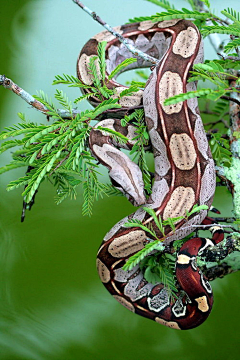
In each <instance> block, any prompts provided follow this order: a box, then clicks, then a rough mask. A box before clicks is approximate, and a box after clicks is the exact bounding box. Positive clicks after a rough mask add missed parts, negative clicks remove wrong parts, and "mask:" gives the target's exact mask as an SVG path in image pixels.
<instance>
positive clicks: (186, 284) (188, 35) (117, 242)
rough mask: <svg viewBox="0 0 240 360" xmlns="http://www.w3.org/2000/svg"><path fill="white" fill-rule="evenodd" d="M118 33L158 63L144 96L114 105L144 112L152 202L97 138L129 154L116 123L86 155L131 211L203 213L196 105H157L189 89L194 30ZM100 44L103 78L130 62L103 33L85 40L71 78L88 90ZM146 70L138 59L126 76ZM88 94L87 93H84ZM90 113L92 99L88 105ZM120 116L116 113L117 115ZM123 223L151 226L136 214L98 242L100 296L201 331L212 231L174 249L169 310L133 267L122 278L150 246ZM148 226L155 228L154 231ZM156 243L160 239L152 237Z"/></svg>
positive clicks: (196, 53) (206, 161) (198, 218)
mask: <svg viewBox="0 0 240 360" xmlns="http://www.w3.org/2000/svg"><path fill="white" fill-rule="evenodd" d="M116 29H117V31H118V32H119V33H121V34H122V35H123V36H124V37H127V38H128V40H129V41H130V42H131V43H132V44H133V45H135V47H136V48H138V49H140V50H142V51H143V52H145V53H148V54H150V55H151V56H153V57H155V58H158V59H160V61H159V63H158V65H157V66H156V67H155V68H154V70H153V71H152V73H151V75H150V77H149V79H148V81H147V84H146V87H145V89H144V91H142V90H139V91H138V92H137V93H133V94H132V95H127V96H124V97H122V98H120V100H119V103H120V105H121V106H122V109H126V108H134V107H137V106H140V105H143V107H144V112H145V121H146V124H147V127H148V131H149V135H150V140H151V145H152V149H153V154H154V162H155V177H154V184H153V187H152V194H151V196H150V197H149V198H148V199H146V197H145V192H144V184H143V179H142V173H141V171H140V169H139V167H138V166H137V165H136V164H135V163H133V162H132V161H131V160H130V159H129V158H128V156H127V155H125V154H124V153H123V152H121V151H120V150H119V149H118V148H117V147H116V146H114V145H116V144H114V141H113V140H112V138H111V136H110V135H109V134H108V135H106V133H105V134H104V133H103V132H102V131H100V130H98V126H99V125H100V126H102V127H105V128H109V129H113V130H116V131H118V132H122V133H123V134H124V135H125V136H127V137H128V138H129V143H128V144H127V145H126V147H127V148H131V146H132V144H133V140H132V139H133V137H134V136H135V133H134V131H135V127H134V126H133V125H131V124H130V125H128V126H127V127H122V126H121V124H120V121H119V120H118V119H116V118H112V119H109V118H107V119H105V120H103V121H101V122H99V123H98V124H97V125H96V126H95V127H94V128H93V130H92V131H91V134H90V147H91V150H92V153H93V155H94V156H95V157H96V158H97V159H98V160H99V162H100V163H102V164H103V165H105V166H106V167H107V168H108V169H109V175H110V177H111V179H112V181H113V184H114V185H115V186H116V187H118V188H119V189H121V191H122V192H123V193H124V194H125V195H126V196H127V198H128V199H129V200H130V201H131V202H132V203H133V204H134V205H135V206H139V205H143V204H144V206H147V207H150V208H152V209H154V210H155V211H156V213H157V214H158V215H159V216H161V217H162V219H163V220H164V219H167V218H169V217H178V216H183V215H185V214H186V210H187V211H191V209H192V208H193V206H194V205H195V204H198V205H203V204H205V205H207V206H208V207H210V205H211V203H212V200H213V196H214V192H215V168H214V162H213V159H212V156H211V153H210V150H209V146H208V142H207V138H206V135H205V131H204V129H203V125H202V120H201V118H200V115H199V109H198V103H197V99H196V98H194V99H190V100H187V101H184V102H180V103H177V104H175V105H169V106H165V105H164V101H165V99H167V98H168V97H170V96H173V95H175V94H179V93H184V92H186V91H191V90H194V89H196V84H195V83H188V82H187V79H188V76H189V71H190V70H191V68H192V66H193V64H194V63H198V62H201V61H202V58H203V45H202V41H201V37H200V34H199V31H198V29H197V27H196V26H195V25H194V24H192V23H191V22H190V21H187V20H179V19H178V20H171V21H163V22H158V23H152V22H150V21H144V22H140V23H135V24H128V25H123V26H120V27H118V28H116ZM103 40H104V41H107V50H106V78H107V75H108V74H109V73H110V72H111V71H112V70H113V69H114V68H115V67H116V66H117V65H118V64H119V63H121V62H122V61H123V60H124V59H126V58H129V57H132V54H130V52H129V51H128V50H127V49H126V48H125V47H124V45H122V44H120V43H119V41H118V40H117V39H116V38H114V36H112V35H111V34H110V33H108V32H107V31H104V32H102V33H100V34H98V35H96V36H95V37H93V38H92V39H90V40H89V41H88V42H87V43H86V45H85V46H84V47H83V49H82V51H81V53H80V55H79V58H78V63H77V72H78V77H79V78H80V79H81V80H82V81H83V82H84V83H85V84H87V85H91V84H92V83H93V78H92V75H91V73H90V72H89V67H88V65H89V61H90V59H91V57H92V56H96V55H97V46H98V43H99V42H100V41H103ZM146 66H149V64H147V63H146V62H145V61H143V60H142V59H139V58H138V60H137V62H136V63H133V64H131V65H130V66H129V67H128V69H132V68H139V67H146ZM106 83H107V86H108V87H109V88H110V89H115V95H114V96H115V97H117V96H118V94H119V93H120V92H121V91H122V90H123V89H124V88H125V87H124V86H122V85H120V84H119V83H117V82H116V80H109V81H107V82H106ZM86 91H87V90H86ZM90 102H91V103H92V104H93V105H94V106H96V105H97V104H98V102H99V100H98V99H95V98H90ZM120 111H121V109H120ZM206 216H207V210H201V211H200V212H199V213H197V214H194V215H192V216H191V217H190V218H189V219H188V220H187V221H186V220H182V221H179V222H178V223H177V225H176V231H175V232H174V233H173V232H172V230H171V228H170V227H169V228H167V229H166V234H167V236H166V238H165V240H164V243H165V244H171V243H172V242H173V241H174V240H176V239H182V238H184V237H185V236H186V235H188V234H190V233H191V232H192V231H193V227H192V225H195V224H201V223H202V221H203V220H204V219H205V218H206ZM128 219H138V220H140V221H142V223H143V224H148V223H150V222H153V219H152V218H151V217H150V215H148V214H147V213H146V212H145V211H144V210H143V208H142V207H140V208H139V209H138V210H137V211H136V212H135V213H133V214H131V215H130V216H127V217H126V218H124V219H122V220H121V221H119V222H118V223H117V224H116V225H115V226H113V228H112V229H111V230H110V231H109V232H108V234H107V235H106V236H105V238H104V241H103V243H102V245H101V247H100V249H99V252H98V255H97V268H98V272H99V276H100V279H101V281H102V282H103V284H104V285H105V287H106V288H107V290H108V291H109V292H110V293H111V294H112V295H113V297H114V298H115V299H116V300H117V301H118V302H119V303H120V304H122V305H123V306H125V307H126V308H127V309H129V310H131V311H132V312H135V313H137V314H140V315H142V316H145V317H147V318H150V319H152V320H155V321H156V322H158V323H161V324H164V325H166V326H169V327H171V328H175V329H190V328H193V327H196V326H198V325H200V324H201V323H202V322H203V321H204V320H205V319H206V318H207V316H208V315H209V313H210V311H211V307H212V291H211V287H210V285H209V283H208V282H207V281H206V279H205V278H204V277H203V276H202V274H201V273H200V272H199V270H198V268H197V267H196V264H195V261H196V256H197V254H198V252H199V251H200V250H202V249H204V248H205V247H207V246H209V245H213V244H214V243H217V242H219V241H221V240H222V237H221V236H219V234H220V231H219V229H216V228H215V229H213V230H212V232H213V239H212V240H209V239H202V238H194V239H191V240H188V241H187V242H186V243H185V244H184V245H183V247H182V248H181V249H180V251H179V253H178V257H177V261H176V276H177V279H178V282H179V284H180V286H181V288H182V289H183V290H184V292H183V291H182V292H180V296H179V298H178V300H177V301H175V302H174V303H172V302H171V301H170V299H169V294H168V292H167V290H166V289H165V288H164V286H163V285H162V284H151V283H149V282H147V281H146V280H145V278H144V276H143V273H142V271H141V270H140V268H139V266H138V265H137V266H135V267H134V268H133V269H132V270H131V271H124V270H123V269H122V267H123V265H124V264H125V263H126V261H127V260H128V258H129V257H130V256H132V255H133V254H134V253H136V252H137V251H139V250H141V249H142V248H143V247H144V245H145V244H146V243H147V242H149V239H147V236H146V233H145V232H144V231H143V230H141V229H139V228H131V229H129V228H126V227H124V223H126V222H127V221H128ZM153 226H154V224H153ZM158 235H159V237H160V238H161V236H162V234H158Z"/></svg>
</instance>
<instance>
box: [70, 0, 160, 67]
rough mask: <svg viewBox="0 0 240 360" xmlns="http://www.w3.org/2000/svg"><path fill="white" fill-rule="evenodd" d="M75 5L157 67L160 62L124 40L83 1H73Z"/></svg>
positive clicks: (131, 49) (130, 49) (131, 50)
mask: <svg viewBox="0 0 240 360" xmlns="http://www.w3.org/2000/svg"><path fill="white" fill-rule="evenodd" d="M73 2H74V3H75V4H77V5H78V6H79V7H80V8H81V9H83V10H84V11H85V12H86V13H87V14H88V15H90V16H91V17H92V18H93V20H95V21H97V22H98V23H99V24H101V25H102V26H103V27H105V29H107V31H109V32H110V33H111V34H113V36H115V37H116V38H118V40H119V41H120V42H121V43H123V44H124V45H125V46H126V48H128V50H129V51H130V52H131V53H133V54H134V55H135V56H139V57H141V58H142V59H143V60H145V61H148V62H150V63H152V64H153V65H156V64H157V63H158V62H159V60H158V59H156V58H154V57H152V56H150V55H148V54H146V53H144V52H142V51H141V50H138V49H137V48H136V47H135V46H133V45H132V44H130V43H129V42H128V40H127V39H126V38H124V37H123V36H122V35H121V34H119V33H118V32H117V31H115V30H114V29H113V28H112V27H111V26H110V25H108V24H107V23H106V21H104V20H102V19H101V18H100V17H99V16H98V15H97V14H96V13H95V12H94V11H92V10H91V9H89V8H88V7H87V6H85V5H84V4H83V3H82V2H81V1H79V0H73Z"/></svg>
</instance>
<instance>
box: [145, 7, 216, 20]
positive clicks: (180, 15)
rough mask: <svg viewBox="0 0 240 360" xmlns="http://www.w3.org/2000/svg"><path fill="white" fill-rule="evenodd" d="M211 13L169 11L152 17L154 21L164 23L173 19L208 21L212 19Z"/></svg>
mask: <svg viewBox="0 0 240 360" xmlns="http://www.w3.org/2000/svg"><path fill="white" fill-rule="evenodd" d="M211 17H212V16H211V14H210V13H207V12H206V13H201V12H199V11H192V10H188V9H185V8H182V10H175V9H169V10H168V11H167V12H161V13H157V14H156V15H153V16H152V17H151V20H153V21H164V20H172V19H199V20H206V19H208V18H211Z"/></svg>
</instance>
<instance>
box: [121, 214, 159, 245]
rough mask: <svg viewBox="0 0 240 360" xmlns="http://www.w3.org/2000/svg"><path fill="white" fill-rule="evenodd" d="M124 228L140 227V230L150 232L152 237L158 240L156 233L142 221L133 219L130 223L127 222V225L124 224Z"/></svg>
mask: <svg viewBox="0 0 240 360" xmlns="http://www.w3.org/2000/svg"><path fill="white" fill-rule="evenodd" d="M124 227H126V228H131V227H139V228H141V229H142V230H143V231H145V232H148V233H149V234H150V235H151V236H152V237H154V238H155V239H156V238H157V236H156V233H155V232H153V231H151V230H150V229H149V228H148V227H146V226H144V225H143V224H142V222H141V221H138V220H136V219H131V220H129V221H128V222H126V223H125V224H124ZM158 242H159V240H158Z"/></svg>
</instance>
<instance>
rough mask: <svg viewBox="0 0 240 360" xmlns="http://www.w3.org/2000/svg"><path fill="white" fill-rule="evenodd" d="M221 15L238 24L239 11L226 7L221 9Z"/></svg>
mask: <svg viewBox="0 0 240 360" xmlns="http://www.w3.org/2000/svg"><path fill="white" fill-rule="evenodd" d="M221 13H222V14H223V15H225V16H226V17H227V18H229V19H230V20H232V21H233V22H237V23H239V25H240V13H239V12H237V11H236V10H233V9H232V8H227V9H224V10H222V11H221Z"/></svg>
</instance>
